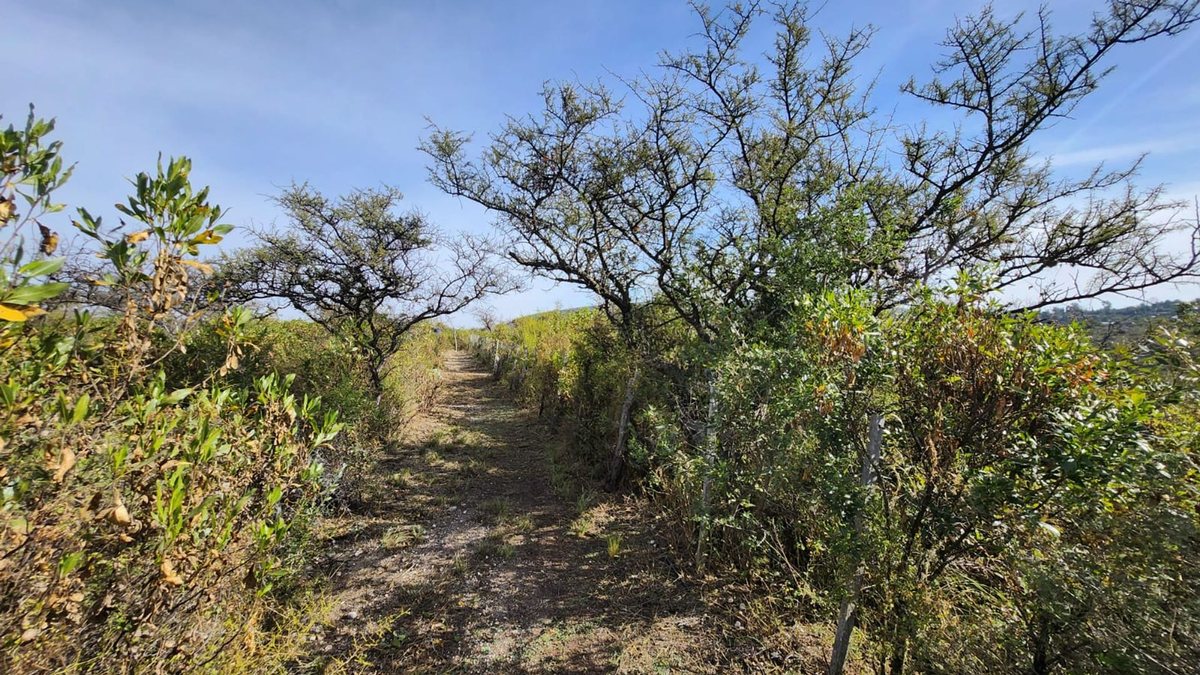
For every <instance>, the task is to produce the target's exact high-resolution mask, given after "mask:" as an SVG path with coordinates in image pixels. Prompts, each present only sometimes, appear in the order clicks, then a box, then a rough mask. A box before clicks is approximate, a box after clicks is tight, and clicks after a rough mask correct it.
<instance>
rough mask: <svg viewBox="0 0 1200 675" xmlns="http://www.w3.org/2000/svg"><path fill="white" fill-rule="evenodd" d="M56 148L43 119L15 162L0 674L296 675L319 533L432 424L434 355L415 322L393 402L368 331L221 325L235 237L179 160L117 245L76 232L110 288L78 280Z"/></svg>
mask: <svg viewBox="0 0 1200 675" xmlns="http://www.w3.org/2000/svg"><path fill="white" fill-rule="evenodd" d="M52 132H53V123H52V122H47V121H44V120H41V119H39V118H36V117H35V116H33V114H32V113H31V115H30V118H29V121H28V123H27V124H26V126H25V127H24V128H14V127H10V128H9V129H8V130H7V131H6V132H4V135H3V147H2V148H0V150H2V153H3V154H2V162H3V171H4V176H3V183H2V185H3V195H2V198H3V201H2V202H0V204H2V205H3V211H2V212H0V215H2V216H3V218H2V219H0V226H2V227H3V230H2V231H0V232H2V233H3V235H4V237H5V244H4V249H3V259H4V269H3V271H2V274H3V276H0V312H2V315H0V319H2V321H0V372H2V373H3V380H2V381H0V397H2V401H3V412H2V413H0V481H2V485H3V492H2V493H0V500H2V501H0V511H2V516H0V517H2V519H3V529H2V530H0V542H2V544H0V549H2V555H3V557H2V559H0V647H2V648H3V652H2V653H0V669H3V670H5V671H6V672H41V671H47V672H49V671H53V672H58V671H72V672H109V671H112V672H126V671H129V670H131V669H133V670H139V669H141V668H147V669H153V670H159V671H163V670H165V671H187V670H196V669H201V670H227V671H241V672H245V671H247V670H260V669H272V668H275V669H278V668H281V667H282V666H283V665H284V663H285V662H286V660H287V659H288V658H292V657H294V656H296V655H297V654H298V653H299V652H298V651H297V650H298V649H299V648H300V645H298V644H296V643H295V641H294V640H293V639H292V638H291V637H289V635H288V631H292V630H298V629H302V628H303V627H304V626H306V625H308V623H309V622H310V621H311V618H310V617H308V616H307V613H309V612H310V611H311V610H313V608H315V607H317V606H318V605H319V593H318V591H319V586H316V585H314V583H313V582H312V580H308V579H305V578H304V577H303V575H302V574H301V572H302V571H303V570H304V569H305V567H306V565H307V564H308V562H309V560H310V559H311V557H312V555H313V553H314V551H315V549H316V541H315V540H314V536H313V535H314V526H315V522H316V520H317V519H318V518H319V517H320V516H321V515H322V514H328V513H330V512H332V511H335V510H337V509H344V508H349V507H353V506H355V505H356V503H357V502H359V501H360V500H361V496H362V495H361V492H362V490H363V489H364V487H365V486H368V485H369V484H370V483H369V480H367V479H368V478H369V477H370V471H371V468H372V462H373V458H374V456H375V455H376V454H377V453H378V450H379V447H380V445H381V444H383V443H387V442H389V441H390V440H392V439H393V438H394V437H395V435H396V432H397V430H398V429H400V428H402V424H401V422H402V420H403V419H405V418H407V417H411V416H412V415H413V414H415V413H416V412H417V411H419V410H421V409H423V408H425V407H427V406H428V404H429V402H430V401H431V399H432V396H433V394H434V392H435V391H436V388H437V372H436V365H437V360H438V353H439V347H438V338H437V336H436V334H434V333H433V332H431V331H428V330H425V329H424V327H423V326H418V325H417V323H418V322H412V324H411V330H410V329H406V330H405V335H404V339H403V341H402V342H401V341H397V342H395V343H393V348H394V349H397V350H399V347H400V346H401V345H402V346H403V348H404V349H403V354H399V355H395V356H394V358H392V359H390V361H389V364H388V368H387V371H386V373H383V374H382V377H386V378H387V379H385V380H382V381H381V382H382V384H381V387H382V388H383V390H382V391H379V390H377V389H376V388H375V387H374V386H373V385H374V383H375V382H376V380H375V379H374V376H375V373H374V372H373V371H372V370H371V369H372V367H373V366H372V363H371V361H370V360H369V359H368V358H364V357H363V356H362V354H361V353H360V352H358V351H356V350H355V348H354V344H355V343H354V338H355V337H357V336H358V335H359V334H358V333H357V332H355V329H356V327H354V326H347V325H346V324H345V323H343V322H337V321H330V322H328V324H327V325H326V326H325V328H330V329H331V330H325V328H323V327H321V326H318V325H317V324H315V323H311V322H307V321H295V320H278V319H267V318H256V317H255V316H253V315H252V314H251V312H250V311H249V310H247V309H244V308H242V307H228V308H225V307H224V305H223V304H222V303H219V302H217V300H219V298H218V296H217V295H216V294H215V293H214V292H213V291H212V289H211V283H210V280H209V278H208V277H209V275H210V273H211V272H212V267H211V264H210V263H209V262H205V261H204V260H203V254H204V252H205V250H206V249H208V248H211V247H212V246H213V245H215V244H217V243H218V242H220V241H221V239H222V237H223V235H224V234H226V233H228V232H229V230H230V229H231V228H230V226H229V225H227V224H224V223H223V222H222V220H221V216H222V213H221V209H220V207H218V206H216V205H215V204H213V203H211V202H210V201H209V197H208V194H207V191H205V190H196V189H194V188H193V186H192V185H191V183H190V181H189V177H188V174H189V171H190V168H191V164H190V162H189V161H188V160H186V159H183V158H180V159H172V160H169V161H167V162H165V163H162V162H160V164H159V166H158V168H157V169H156V171H155V172H154V173H151V174H140V175H138V176H137V177H136V178H135V179H134V180H133V191H134V194H133V195H131V196H130V197H129V199H128V201H126V202H125V203H123V204H118V207H117V208H118V209H119V210H120V211H121V213H122V214H123V215H124V217H125V218H126V220H124V221H122V224H121V226H120V227H117V228H108V227H106V226H105V225H104V224H103V223H102V222H101V220H100V219H99V218H95V217H93V216H92V215H91V214H89V213H88V212H87V211H86V210H83V209H80V210H79V212H78V217H77V220H75V221H73V222H74V227H75V228H76V230H77V231H78V233H79V234H81V235H83V236H85V237H87V238H90V239H91V240H93V241H94V250H95V252H96V253H97V254H98V255H99V256H100V259H101V260H102V261H103V264H104V266H105V267H104V268H103V269H95V268H94V266H92V265H90V264H88V263H87V262H86V261H85V262H84V263H82V264H81V265H79V266H78V267H77V268H75V269H70V268H68V269H64V262H65V260H64V258H63V257H55V254H56V253H59V251H58V248H59V241H60V235H58V234H57V233H55V232H53V231H52V230H51V229H50V228H48V227H47V226H46V225H45V224H43V223H42V221H43V220H45V219H46V217H47V216H48V215H50V214H53V213H56V212H59V211H62V210H64V208H65V207H64V205H62V204H58V203H56V202H55V201H54V193H55V190H56V189H57V188H59V187H60V186H61V185H62V184H63V183H64V182H65V181H66V180H67V179H68V178H69V174H70V168H68V167H67V165H66V164H65V163H64V161H63V159H62V158H61V156H60V150H61V147H60V144H59V143H57V142H56V141H53V140H52V138H51V134H52ZM35 228H36V229H35ZM33 232H36V233H37V234H36V236H30V235H31V234H32V233H33ZM58 279H65V280H64V281H60V280H58ZM79 298H87V300H86V301H81V300H79ZM377 313H378V308H377ZM375 321H376V322H377V323H380V324H382V323H384V322H385V319H383V318H382V317H381V316H376V318H375Z"/></svg>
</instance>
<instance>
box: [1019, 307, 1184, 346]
mask: <svg viewBox="0 0 1200 675" xmlns="http://www.w3.org/2000/svg"><path fill="white" fill-rule="evenodd" d="M1181 304H1183V303H1181V302H1180V301H1178V300H1165V301H1163V302H1153V303H1147V304H1143V305H1131V306H1129V307H1111V306H1104V307H1098V308H1093V309H1085V308H1083V307H1079V306H1077V305H1071V306H1067V307H1055V308H1054V309H1050V310H1045V311H1043V312H1040V314H1039V316H1040V317H1041V319H1042V320H1043V321H1047V322H1052V323H1059V324H1064V325H1065V324H1069V323H1080V324H1082V325H1084V326H1085V327H1086V328H1087V330H1088V332H1089V333H1090V334H1091V335H1092V339H1093V340H1095V342H1096V344H1098V345H1100V346H1101V347H1105V348H1111V347H1117V346H1120V345H1128V344H1132V343H1134V342H1138V341H1140V340H1141V339H1143V338H1144V337H1145V336H1146V332H1147V330H1148V329H1149V328H1150V327H1151V326H1153V325H1154V324H1155V323H1156V322H1158V321H1164V320H1170V319H1172V318H1174V317H1175V316H1176V315H1177V314H1178V313H1179V306H1180V305H1181Z"/></svg>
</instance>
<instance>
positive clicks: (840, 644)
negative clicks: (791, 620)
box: [828, 412, 883, 675]
mask: <svg viewBox="0 0 1200 675" xmlns="http://www.w3.org/2000/svg"><path fill="white" fill-rule="evenodd" d="M868 424H869V428H868V432H867V433H868V436H867V454H866V455H864V456H863V463H862V472H861V474H860V481H861V482H862V485H863V487H865V488H867V489H868V490H870V488H871V486H872V485H874V484H875V476H876V473H875V466H876V465H877V464H878V463H879V456H880V452H881V449H882V447H883V416H882V415H880V414H879V413H877V412H873V413H871V414H870V416H869V421H868ZM864 526H865V523H864V518H863V513H862V511H859V512H858V513H856V514H855V515H854V533H855V534H856V535H859V536H861V535H862V531H863V528H864ZM865 575H866V566H865V563H864V562H859V565H858V569H856V570H855V571H854V580H853V581H852V582H851V583H850V589H849V590H848V591H847V593H846V597H845V598H843V599H842V606H841V609H840V610H839V611H838V622H837V633H836V634H835V635H834V638H833V653H832V654H831V655H830V657H829V670H828V673H829V675H840V674H841V672H842V670H843V669H844V668H845V667H846V656H847V655H848V654H849V653H850V637H851V635H852V634H853V633H854V623H855V621H856V620H857V618H858V597H859V595H860V594H861V593H862V587H863V577H864V576H865Z"/></svg>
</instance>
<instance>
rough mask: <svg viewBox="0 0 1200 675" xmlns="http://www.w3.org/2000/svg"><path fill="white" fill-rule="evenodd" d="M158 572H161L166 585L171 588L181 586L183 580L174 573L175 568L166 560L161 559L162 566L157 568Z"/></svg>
mask: <svg viewBox="0 0 1200 675" xmlns="http://www.w3.org/2000/svg"><path fill="white" fill-rule="evenodd" d="M159 570H160V571H162V575H163V581H165V582H166V583H168V584H171V585H172V586H182V585H183V579H182V578H181V577H180V576H179V575H178V574H176V573H175V566H174V565H172V564H171V561H170V560H169V559H168V558H163V561H162V566H161V567H159Z"/></svg>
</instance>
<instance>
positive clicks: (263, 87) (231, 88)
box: [0, 0, 1200, 323]
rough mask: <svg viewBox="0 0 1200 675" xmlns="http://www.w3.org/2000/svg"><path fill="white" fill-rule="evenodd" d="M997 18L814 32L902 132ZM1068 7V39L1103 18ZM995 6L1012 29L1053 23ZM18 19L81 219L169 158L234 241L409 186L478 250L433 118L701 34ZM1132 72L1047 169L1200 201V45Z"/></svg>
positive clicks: (540, 302) (386, 6)
mask: <svg viewBox="0 0 1200 675" xmlns="http://www.w3.org/2000/svg"><path fill="white" fill-rule="evenodd" d="M981 4H982V3H978V2H954V1H952V0H911V1H910V0H888V1H886V2H885V1H878V0H864V1H860V2H846V3H834V2H830V3H829V4H828V6H826V7H824V8H823V9H822V11H820V12H819V13H818V14H817V16H816V19H815V21H814V24H815V25H816V26H817V27H819V28H821V29H824V30H827V31H830V32H833V33H835V34H840V33H843V32H844V31H845V29H846V28H848V27H849V26H851V25H858V26H862V25H865V24H873V25H874V26H876V28H877V30H878V32H877V35H876V39H875V41H874V43H873V44H874V46H873V48H872V49H871V50H870V52H869V53H868V54H867V55H866V58H864V59H863V61H861V66H862V71H861V72H862V74H863V76H864V77H873V76H876V75H878V85H877V90H876V97H875V104H876V105H877V106H878V107H879V108H880V109H881V110H884V111H889V110H897V111H899V113H900V115H901V117H902V118H903V116H905V115H910V114H913V113H914V111H915V110H916V109H914V108H912V107H911V106H910V105H907V104H906V103H905V102H904V101H902V100H899V98H898V96H897V93H896V91H897V88H898V86H899V84H900V83H901V82H903V81H905V80H906V79H907V78H908V77H909V75H912V74H916V75H917V76H918V77H921V76H924V75H927V74H928V73H929V64H930V63H931V62H932V61H933V60H934V59H935V58H936V57H937V55H938V53H939V48H938V47H937V42H938V41H939V40H940V38H941V37H942V35H943V34H944V31H945V28H946V27H947V26H948V25H950V24H951V23H952V22H953V20H954V18H955V16H961V15H963V14H967V13H970V12H971V11H973V10H974V9H977V8H978V7H979V6H980V5H981ZM1050 4H1051V6H1052V9H1053V10H1054V12H1055V17H1056V23H1057V24H1058V25H1059V26H1060V27H1061V28H1062V29H1067V28H1079V27H1082V26H1083V25H1084V22H1085V20H1086V17H1087V16H1088V14H1089V13H1090V11H1091V10H1092V9H1093V8H1095V7H1097V6H1098V5H1099V4H1100V3H1099V2H1097V1H1095V0H1093V1H1090V2H1089V1H1084V0H1053V1H1052V2H1051V3H1050ZM995 6H996V8H997V10H998V11H999V12H1000V13H1001V14H1004V15H1008V14H1011V13H1014V12H1017V11H1021V10H1022V9H1026V10H1029V9H1034V8H1036V3H1031V2H1024V1H1023V0H1020V1H1018V0H999V1H998V2H996V3H995ZM3 13H4V26H5V31H4V32H5V53H6V58H5V60H6V62H7V63H6V66H7V67H6V68H5V78H4V79H5V82H6V84H5V86H4V88H3V92H4V93H3V98H2V99H0V113H2V114H3V115H4V117H5V118H6V120H5V123H8V122H10V121H16V122H19V121H22V120H23V118H24V114H25V107H26V106H27V104H28V103H30V102H32V103H35V104H36V105H37V107H38V111H39V113H40V114H43V115H46V116H53V117H56V118H58V123H59V137H60V138H61V139H62V140H63V141H64V144H65V155H66V156H67V158H68V159H70V160H74V161H76V162H78V167H77V169H76V174H75V177H74V178H73V179H72V182H71V183H70V184H69V185H68V186H67V188H65V190H64V194H63V197H64V198H65V201H67V202H68V203H69V204H71V205H82V206H87V207H89V208H90V209H92V208H94V210H96V211H99V212H100V213H108V212H109V210H108V209H105V206H106V205H111V204H112V203H113V202H115V201H118V200H119V199H121V198H122V197H123V195H125V194H126V193H127V184H126V183H125V180H126V179H127V178H128V177H130V176H133V175H134V174H136V173H137V172H138V171H141V170H146V169H149V168H150V167H152V166H153V163H154V160H155V158H156V156H157V154H158V153H159V152H160V151H161V152H163V153H164V154H174V155H180V154H183V155H188V156H190V157H191V158H192V159H193V161H194V163H195V172H194V177H195V179H196V180H197V181H199V182H202V183H207V184H209V185H211V186H212V195H213V197H214V200H215V201H217V202H218V203H220V204H222V205H223V206H225V207H226V208H227V209H229V218H228V220H229V221H230V222H232V223H233V224H235V225H249V224H258V225H266V224H269V223H271V222H272V221H273V220H274V219H275V217H276V214H275V211H274V208H273V206H272V205H271V203H270V202H269V200H268V198H267V196H268V195H271V194H274V193H276V192H277V191H278V187H279V186H282V185H286V184H288V183H290V182H291V181H293V180H295V181H309V182H310V183H312V184H313V185H314V186H316V187H318V188H319V189H321V190H322V191H324V192H326V193H328V194H336V193H340V192H344V191H346V190H348V189H350V188H353V187H367V186H372V185H379V184H382V183H388V184H392V185H396V186H398V187H400V188H401V189H402V190H403V191H404V193H405V195H406V202H407V203H408V205H409V206H412V207H416V208H419V209H421V210H423V211H425V212H426V213H427V214H428V215H429V216H430V217H431V219H432V220H433V221H434V222H436V223H437V224H438V225H439V226H441V227H443V228H446V229H448V230H451V231H454V230H466V231H474V232H485V231H487V230H489V229H490V220H489V217H488V216H487V214H486V213H484V212H483V211H482V210H481V209H479V208H477V207H475V206H473V205H471V204H469V203H466V202H461V201H459V200H456V199H452V198H449V197H446V196H444V195H442V194H441V193H439V192H438V191H437V190H435V189H434V188H432V187H431V186H429V185H428V184H427V182H426V180H425V175H426V174H425V168H424V167H425V158H424V156H423V155H422V154H420V153H419V152H417V150H416V146H417V144H418V143H419V142H420V139H421V137H422V135H423V134H424V133H425V131H426V128H427V122H426V118H429V119H432V120H435V121H436V122H437V123H438V124H439V125H441V126H445V127H449V128H456V129H461V130H467V131H474V132H476V134H477V137H486V135H487V133H488V132H490V131H492V130H494V129H496V128H497V127H498V126H499V125H500V124H502V123H503V121H504V116H505V115H506V114H515V115H520V114H524V113H527V112H531V111H535V110H537V109H538V105H539V101H540V99H539V96H538V91H539V89H540V87H541V85H542V83H543V82H545V81H547V80H557V79H573V78H581V79H584V80H589V79H594V78H596V77H602V76H606V73H608V72H612V73H616V74H619V75H635V74H637V72H638V71H639V70H652V69H653V68H654V64H655V63H656V61H657V54H658V53H659V52H660V51H661V50H663V49H669V50H673V51H677V50H679V49H681V48H683V47H685V46H686V45H687V44H689V42H690V41H691V40H693V39H694V38H693V37H692V36H693V35H694V33H695V32H696V30H697V27H698V24H697V22H696V20H695V18H694V16H693V14H692V12H691V10H690V9H689V7H688V6H687V4H686V3H685V2H683V1H682V0H662V1H654V2H651V1H643V2H638V1H634V0H607V1H593V0H585V1H578V2H550V1H545V0H543V1H541V2H533V1H512V2H482V1H471V2H467V1H446V2H438V3H432V2H408V1H404V2H399V1H398V2H383V1H376V2H367V1H353V0H341V1H333V2H310V1H304V0H293V1H282V0H267V1H260V2H182V1H171V0H163V1H157V2H149V1H145V2H143V1H133V0H129V1H125V2H116V1H113V2H95V1H94V0H77V1H72V2H67V1H61V0H40V1H39V2H24V3H9V4H8V6H7V7H6V8H5V9H4V12H3ZM759 38H760V40H761V39H767V38H769V36H768V35H761V36H759ZM760 46H761V47H765V46H766V43H765V42H762V43H761V44H760ZM1115 56H1116V58H1115V59H1114V60H1113V61H1111V62H1110V64H1111V65H1116V66H1117V70H1116V72H1114V73H1113V74H1112V75H1111V76H1110V77H1109V78H1108V80H1107V81H1106V82H1105V83H1104V85H1103V87H1102V89H1101V90H1100V91H1099V92H1098V93H1097V94H1096V95H1095V96H1094V97H1092V98H1090V99H1089V100H1088V101H1087V102H1086V103H1085V104H1084V105H1083V106H1081V107H1080V108H1079V109H1078V110H1077V111H1076V115H1075V118H1074V119H1073V120H1068V121H1065V122H1062V123H1060V124H1059V125H1058V126H1057V127H1055V128H1054V129H1052V130H1051V131H1050V132H1048V133H1046V134H1043V135H1042V136H1040V137H1039V138H1038V139H1037V149H1038V150H1039V152H1043V153H1045V154H1048V155H1053V156H1054V157H1055V158H1056V163H1057V164H1059V165H1060V166H1062V167H1063V168H1064V170H1082V169H1083V168H1086V167H1087V166H1089V165H1090V164H1091V163H1094V162H1096V161H1098V160H1109V161H1114V162H1119V161H1127V160H1131V159H1134V158H1136V157H1137V156H1138V155H1140V154H1141V153H1143V152H1148V153H1150V156H1149V158H1148V159H1147V162H1146V165H1145V169H1144V171H1143V176H1142V180H1141V182H1142V183H1143V184H1156V183H1164V184H1166V185H1167V188H1168V193H1169V194H1171V195H1172V196H1175V197H1179V198H1183V199H1187V200H1189V201H1190V200H1191V199H1193V198H1194V197H1195V196H1196V195H1197V194H1200V162H1197V161H1196V157H1197V155H1198V153H1200V115H1197V114H1196V113H1197V111H1198V110H1200V80H1198V79H1197V78H1196V77H1195V70H1196V67H1197V64H1200V29H1197V30H1192V31H1190V32H1188V33H1185V34H1184V35H1182V36H1180V37H1177V38H1174V39H1171V40H1165V41H1156V42H1153V43H1150V44H1147V45H1136V46H1133V47H1131V48H1128V49H1125V50H1123V51H1121V52H1119V53H1117V54H1116V55H1115ZM232 242H233V244H235V245H236V243H237V239H236V238H235V239H233V240H232ZM1195 295H1196V292H1195V290H1194V289H1162V290H1160V291H1157V292H1155V293H1153V294H1152V295H1151V297H1152V299H1158V298H1164V297H1175V296H1187V297H1194V296H1195ZM587 302H589V298H588V297H587V296H586V295H584V294H582V293H580V292H578V291H574V290H571V289H568V288H554V287H552V286H550V285H548V284H547V283H546V282H537V283H534V284H532V285H531V286H530V288H529V290H527V291H525V292H523V293H519V294H514V295H511V296H507V297H503V298H497V299H494V300H492V304H493V305H494V306H495V307H496V309H497V311H498V313H499V314H500V315H502V316H506V317H511V316H515V315H519V314H524V313H528V312H532V311H539V310H542V309H548V308H552V307H554V306H555V305H561V306H575V305H580V304H585V303H587ZM470 321H471V320H470V318H469V317H464V318H462V319H461V320H460V322H463V323H470Z"/></svg>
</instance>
